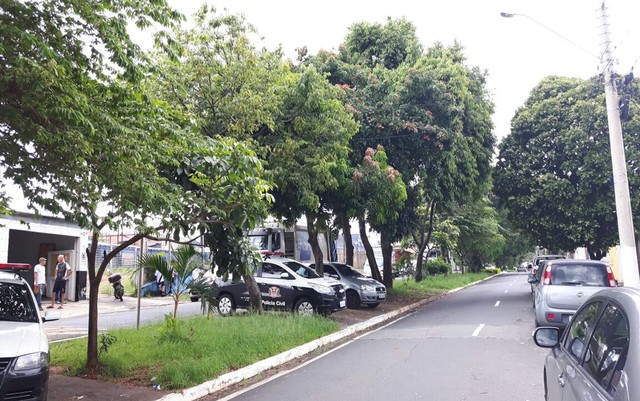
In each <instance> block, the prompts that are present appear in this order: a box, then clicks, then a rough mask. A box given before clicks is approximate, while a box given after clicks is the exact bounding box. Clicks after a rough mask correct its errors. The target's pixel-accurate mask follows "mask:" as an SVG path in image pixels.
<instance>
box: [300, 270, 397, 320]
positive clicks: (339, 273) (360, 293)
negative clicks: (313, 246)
mask: <svg viewBox="0 0 640 401" xmlns="http://www.w3.org/2000/svg"><path fill="white" fill-rule="evenodd" d="M322 266H323V268H324V276H325V277H330V278H333V279H336V280H338V281H339V282H340V283H341V284H342V285H343V286H344V288H345V291H346V292H347V308H349V309H358V308H359V307H360V305H361V304H364V305H367V306H368V307H369V308H375V307H376V306H378V305H379V304H380V302H383V301H384V300H385V299H387V288H386V287H385V286H384V284H382V283H381V282H379V281H376V280H374V279H372V278H367V277H365V276H364V275H362V274H361V273H360V272H358V271H356V270H355V269H354V268H353V267H351V266H349V265H345V264H343V263H336V262H327V263H323V264H322ZM309 267H311V268H312V269H315V264H311V265H310V266H309Z"/></svg>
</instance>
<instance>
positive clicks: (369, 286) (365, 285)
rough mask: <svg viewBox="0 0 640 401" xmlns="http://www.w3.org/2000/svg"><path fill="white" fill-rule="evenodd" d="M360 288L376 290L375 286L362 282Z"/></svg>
mask: <svg viewBox="0 0 640 401" xmlns="http://www.w3.org/2000/svg"><path fill="white" fill-rule="evenodd" d="M360 289H361V290H362V291H375V290H376V288H375V287H374V286H372V285H367V284H362V285H361V286H360Z"/></svg>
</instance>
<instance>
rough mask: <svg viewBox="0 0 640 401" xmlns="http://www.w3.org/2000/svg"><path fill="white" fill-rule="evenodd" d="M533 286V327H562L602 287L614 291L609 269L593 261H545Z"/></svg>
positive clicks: (533, 280) (615, 284)
mask: <svg viewBox="0 0 640 401" xmlns="http://www.w3.org/2000/svg"><path fill="white" fill-rule="evenodd" d="M530 282H531V283H533V284H534V285H535V290H534V309H535V319H536V325H540V326H556V327H559V328H563V327H565V326H566V325H567V324H568V323H569V319H570V318H571V316H573V314H574V313H575V312H576V310H578V308H579V307H580V305H582V303H583V302H584V301H585V300H586V299H587V298H589V297H590V296H591V295H593V294H595V293H596V292H598V291H599V290H601V289H602V287H616V286H617V282H616V279H615V277H614V276H613V272H612V271H611V268H610V267H609V265H607V264H606V263H604V262H600V261H596V260H579V259H557V260H550V261H547V262H546V264H545V266H544V268H543V269H540V276H539V277H534V278H533V279H530Z"/></svg>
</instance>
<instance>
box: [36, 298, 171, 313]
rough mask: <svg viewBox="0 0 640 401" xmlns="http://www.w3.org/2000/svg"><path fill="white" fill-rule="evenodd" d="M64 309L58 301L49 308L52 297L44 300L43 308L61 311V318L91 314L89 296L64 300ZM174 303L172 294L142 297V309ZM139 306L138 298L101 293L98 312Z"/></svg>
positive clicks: (109, 311)
mask: <svg viewBox="0 0 640 401" xmlns="http://www.w3.org/2000/svg"><path fill="white" fill-rule="evenodd" d="M64 302H65V303H64V305H63V308H62V309H58V307H59V306H60V302H56V304H55V308H54V309H47V307H48V306H51V298H46V299H43V300H42V308H43V309H44V311H43V312H42V313H43V314H44V312H46V311H51V310H55V311H59V312H60V313H61V314H62V318H61V319H68V318H71V317H79V316H89V298H87V299H84V300H81V301H77V302H76V301H67V300H65V301H64ZM163 305H173V298H171V296H166V297H142V298H140V309H145V308H154V307H156V306H163ZM137 308H138V298H136V297H130V296H126V295H125V297H124V298H123V301H120V300H117V299H115V298H114V297H113V295H107V294H99V295H98V313H99V314H101V315H102V314H105V313H114V312H125V311H130V310H136V309H137Z"/></svg>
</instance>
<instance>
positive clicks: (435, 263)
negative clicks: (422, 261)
mask: <svg viewBox="0 0 640 401" xmlns="http://www.w3.org/2000/svg"><path fill="white" fill-rule="evenodd" d="M427 272H428V273H429V275H430V276H435V275H438V274H449V272H451V266H449V264H448V263H447V262H445V261H444V260H442V259H441V258H436V259H433V260H429V261H427Z"/></svg>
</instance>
